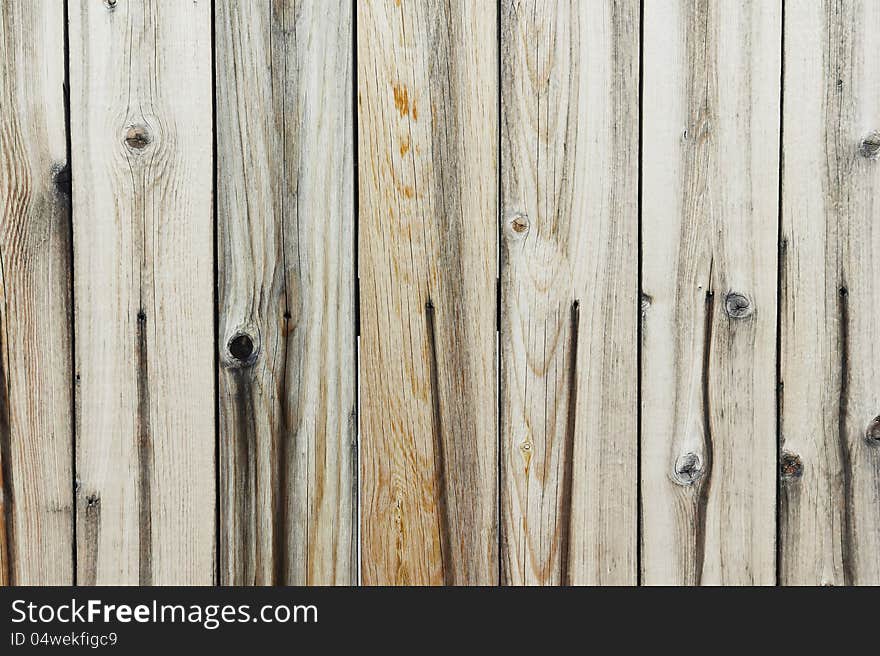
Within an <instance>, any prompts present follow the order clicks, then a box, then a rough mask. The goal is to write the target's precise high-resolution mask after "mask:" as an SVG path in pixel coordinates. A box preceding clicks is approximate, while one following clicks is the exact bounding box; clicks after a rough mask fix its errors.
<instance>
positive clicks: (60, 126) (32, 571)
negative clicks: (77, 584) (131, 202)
mask: <svg viewBox="0 0 880 656" xmlns="http://www.w3.org/2000/svg"><path fill="white" fill-rule="evenodd" d="M61 9H62V7H61V6H60V5H58V4H57V3H54V2H50V1H48V0H44V1H38V2H4V3H2V4H0V59H2V61H3V68H2V72H0V585H69V584H70V583H72V581H73V511H72V506H73V494H72V482H73V473H72V471H71V469H72V467H71V465H72V459H71V450H72V444H73V441H72V427H73V424H72V421H71V410H72V403H71V397H72V390H73V386H72V381H73V366H72V362H71V359H72V355H71V346H70V329H71V324H70V322H71V305H70V228H69V223H68V218H69V214H68V213H69V207H70V169H69V167H68V166H67V135H66V120H65V113H64V85H65V79H64V12H63V11H61Z"/></svg>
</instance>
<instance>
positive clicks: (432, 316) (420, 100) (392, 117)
mask: <svg viewBox="0 0 880 656" xmlns="http://www.w3.org/2000/svg"><path fill="white" fill-rule="evenodd" d="M357 21H358V43H357V48H358V89H359V91H358V112H359V115H358V121H359V127H358V132H359V142H358V143H359V158H360V165H359V197H360V232H359V240H360V250H359V252H360V264H359V267H360V279H361V322H362V323H361V328H362V330H361V345H360V348H361V413H362V423H361V430H362V436H361V441H362V449H361V459H362V466H361V475H362V491H361V499H362V510H361V513H362V536H363V537H362V545H361V549H362V579H363V582H364V583H365V584H383V583H384V584H392V583H397V584H443V583H445V584H494V583H496V582H497V579H498V553H497V552H498V548H497V545H498V535H497V496H498V489H497V481H498V475H497V471H498V461H497V415H496V399H495V388H496V370H495V353H496V351H495V334H494V333H495V325H494V324H495V313H496V304H495V278H496V272H497V255H496V254H497V246H498V242H497V202H498V199H497V187H498V185H497V155H496V150H497V139H496V136H495V135H496V134H497V126H498V115H497V102H498V97H497V90H498V86H497V85H498V80H497V54H498V53H497V14H496V6H495V3H492V2H483V1H481V0H466V1H451V0H416V1H405V2H399V1H397V0H373V1H364V2H359V3H358V15H357Z"/></svg>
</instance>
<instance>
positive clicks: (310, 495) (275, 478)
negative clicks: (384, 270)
mask: <svg viewBox="0 0 880 656" xmlns="http://www.w3.org/2000/svg"><path fill="white" fill-rule="evenodd" d="M215 8H216V45H215V47H216V53H217V54H216V61H217V69H216V75H217V166H218V170H217V185H218V191H217V193H218V198H217V200H218V224H219V225H218V236H219V243H218V258H219V259H218V273H219V288H218V292H219V313H220V317H219V323H220V325H219V331H220V332H219V339H220V346H219V347H220V363H221V371H220V485H221V501H220V504H221V514H220V544H221V553H220V576H221V581H222V583H224V584H227V585H242V584H246V585H265V584H287V585H314V584H319V585H327V584H343V585H346V584H352V583H356V582H357V567H356V561H355V554H356V551H355V542H354V529H355V522H354V520H353V513H355V511H356V505H355V503H356V494H357V491H356V472H355V469H354V467H355V464H356V453H355V448H356V439H357V422H356V396H355V375H356V367H355V316H354V296H355V286H354V195H353V181H354V168H353V165H352V150H353V138H354V131H353V127H352V78H351V76H352V70H351V69H352V66H351V61H352V47H353V38H352V37H353V35H352V24H351V20H352V3H351V2H350V0H334V1H333V2H324V1H323V0H306V1H304V2H302V1H301V2H293V1H292V0H282V1H279V2H274V3H262V4H259V5H255V4H251V3H238V2H233V1H232V0H220V1H218V2H216V3H215Z"/></svg>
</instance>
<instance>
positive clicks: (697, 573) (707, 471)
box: [694, 265, 715, 585]
mask: <svg viewBox="0 0 880 656" xmlns="http://www.w3.org/2000/svg"><path fill="white" fill-rule="evenodd" d="M714 310H715V292H714V291H712V267H711V265H710V267H709V289H708V291H707V292H706V326H705V329H704V331H703V376H702V378H703V380H702V387H703V451H704V453H703V456H704V458H703V459H704V461H705V462H704V465H703V475H702V480H701V481H700V488H699V490H698V492H697V506H696V513H695V515H696V516H695V522H694V583H695V585H700V584H701V581H702V578H703V561H704V560H705V555H706V508H707V506H708V502H709V488H710V487H711V483H712V417H711V414H712V413H711V410H712V408H711V394H710V393H709V367H710V365H711V357H712V321H713V319H714V314H715V312H714Z"/></svg>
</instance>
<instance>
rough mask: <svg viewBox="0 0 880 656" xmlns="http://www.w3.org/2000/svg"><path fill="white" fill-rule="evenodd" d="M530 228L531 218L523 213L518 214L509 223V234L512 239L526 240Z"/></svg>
mask: <svg viewBox="0 0 880 656" xmlns="http://www.w3.org/2000/svg"><path fill="white" fill-rule="evenodd" d="M530 227H531V224H530V222H529V217H528V216H527V215H526V214H523V213H522V212H517V213H516V214H514V215H513V216H512V217H510V219H509V220H508V221H507V234H508V236H509V237H510V238H511V239H525V238H526V237H527V236H528V234H529V228H530Z"/></svg>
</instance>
